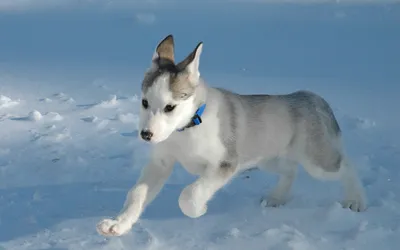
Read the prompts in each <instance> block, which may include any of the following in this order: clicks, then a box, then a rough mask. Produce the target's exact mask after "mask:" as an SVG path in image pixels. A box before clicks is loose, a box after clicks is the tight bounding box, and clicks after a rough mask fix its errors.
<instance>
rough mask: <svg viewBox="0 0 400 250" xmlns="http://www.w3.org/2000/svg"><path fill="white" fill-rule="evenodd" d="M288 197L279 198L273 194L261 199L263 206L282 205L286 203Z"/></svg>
mask: <svg viewBox="0 0 400 250" xmlns="http://www.w3.org/2000/svg"><path fill="white" fill-rule="evenodd" d="M285 203H286V199H279V198H276V197H273V196H270V197H263V198H262V199H261V201H260V205H261V206H262V207H280V206H283V205H285Z"/></svg>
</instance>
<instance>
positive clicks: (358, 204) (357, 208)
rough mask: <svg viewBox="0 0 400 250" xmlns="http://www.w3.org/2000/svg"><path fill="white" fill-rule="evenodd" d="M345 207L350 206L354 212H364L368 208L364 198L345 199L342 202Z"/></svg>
mask: <svg viewBox="0 0 400 250" xmlns="http://www.w3.org/2000/svg"><path fill="white" fill-rule="evenodd" d="M342 206H343V208H350V209H351V210H352V211H354V212H363V211H365V210H366V209H367V205H366V204H365V202H364V200H362V199H354V200H345V201H343V202H342Z"/></svg>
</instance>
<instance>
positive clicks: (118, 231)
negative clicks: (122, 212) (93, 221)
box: [96, 219, 132, 236]
mask: <svg viewBox="0 0 400 250" xmlns="http://www.w3.org/2000/svg"><path fill="white" fill-rule="evenodd" d="M131 227H132V224H131V223H128V222H126V221H118V220H111V219H104V220H102V221H100V222H99V223H98V224H97V226H96V229H97V232H98V233H99V234H101V235H104V236H121V235H123V234H125V233H127V232H128V231H129V230H130V229H131Z"/></svg>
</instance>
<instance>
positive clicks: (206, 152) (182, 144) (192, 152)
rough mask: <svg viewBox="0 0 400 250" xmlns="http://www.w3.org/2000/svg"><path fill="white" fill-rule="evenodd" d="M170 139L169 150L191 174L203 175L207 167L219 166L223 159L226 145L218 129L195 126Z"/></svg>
mask: <svg viewBox="0 0 400 250" xmlns="http://www.w3.org/2000/svg"><path fill="white" fill-rule="evenodd" d="M202 125H203V124H202ZM202 125H200V126H202ZM204 125H205V124H204ZM170 139H171V140H170V142H169V143H168V145H166V146H167V147H168V150H169V151H170V152H171V153H172V155H173V156H174V157H175V159H176V160H177V161H178V162H179V163H180V164H181V165H182V166H183V167H184V168H185V169H186V170H187V171H188V172H189V173H191V174H195V175H201V174H202V173H203V172H204V171H205V170H206V168H209V167H219V164H220V162H221V160H223V157H224V154H225V147H224V146H223V144H222V143H221V140H220V138H219V136H218V131H217V130H214V131H210V130H207V127H206V126H204V127H201V128H200V127H193V128H189V129H188V130H187V131H184V132H177V133H175V134H174V135H173V136H171V138H170Z"/></svg>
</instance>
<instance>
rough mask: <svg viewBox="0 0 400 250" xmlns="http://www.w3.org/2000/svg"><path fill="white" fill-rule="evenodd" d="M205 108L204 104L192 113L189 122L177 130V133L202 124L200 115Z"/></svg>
mask: <svg viewBox="0 0 400 250" xmlns="http://www.w3.org/2000/svg"><path fill="white" fill-rule="evenodd" d="M205 108H206V104H205V103H204V104H203V105H201V106H200V107H199V108H198V109H197V110H196V112H195V113H194V116H193V117H192V119H191V120H190V122H189V123H188V124H187V125H186V126H185V127H183V128H181V129H178V131H179V132H181V131H183V130H185V128H190V127H194V126H196V125H199V124H200V123H202V120H201V115H202V114H203V112H204V109H205Z"/></svg>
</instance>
